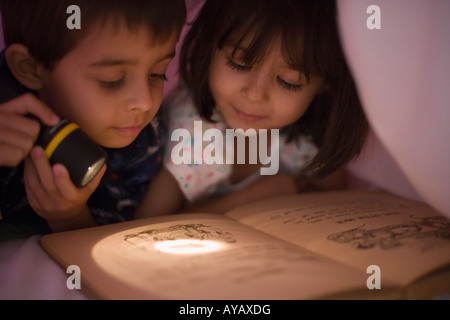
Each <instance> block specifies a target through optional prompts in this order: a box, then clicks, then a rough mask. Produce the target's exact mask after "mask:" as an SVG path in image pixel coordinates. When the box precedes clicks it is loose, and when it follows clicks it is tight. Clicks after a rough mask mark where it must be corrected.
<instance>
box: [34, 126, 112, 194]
mask: <svg viewBox="0 0 450 320" xmlns="http://www.w3.org/2000/svg"><path fill="white" fill-rule="evenodd" d="M36 144H37V145H39V146H41V147H42V148H43V149H44V150H45V155H46V156H47V158H48V159H49V161H50V163H51V164H52V165H54V164H56V163H60V164H63V165H64V166H65V167H66V168H67V170H68V171H69V174H70V178H71V179H72V181H73V183H74V184H75V185H76V186H77V187H78V188H81V187H84V186H86V185H87V184H88V183H89V182H91V180H92V179H93V178H94V177H95V176H96V175H97V173H98V172H99V171H100V169H101V168H102V167H103V164H104V163H105V161H106V152H105V151H104V150H103V149H102V148H101V147H100V146H99V145H97V144H96V143H95V142H94V141H92V140H91V139H90V138H89V137H88V136H87V135H86V134H85V133H84V132H83V131H82V130H81V129H80V127H79V126H78V125H77V124H75V123H72V122H69V121H68V120H62V121H60V122H59V123H58V124H56V125H55V126H53V127H47V126H42V129H41V132H40V134H39V137H38V140H37V143H36Z"/></svg>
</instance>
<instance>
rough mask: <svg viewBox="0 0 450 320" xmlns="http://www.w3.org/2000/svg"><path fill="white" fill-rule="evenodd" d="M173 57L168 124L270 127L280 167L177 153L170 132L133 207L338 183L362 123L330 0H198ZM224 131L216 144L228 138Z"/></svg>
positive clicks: (217, 202)
mask: <svg viewBox="0 0 450 320" xmlns="http://www.w3.org/2000/svg"><path fill="white" fill-rule="evenodd" d="M180 65H181V70H180V72H181V76H182V80H183V82H182V83H181V85H180V87H179V88H177V89H176V90H175V91H174V92H173V94H172V95H171V96H170V97H169V99H167V101H166V106H165V107H166V108H167V109H168V111H169V117H170V126H169V127H170V128H172V130H173V129H176V128H180V127H182V128H186V129H188V130H190V135H189V136H190V137H191V138H192V141H191V143H192V144H193V145H198V141H195V139H198V137H199V135H198V134H196V133H195V132H194V130H195V129H194V128H196V125H195V124H196V123H197V127H198V122H197V121H202V122H201V124H202V130H203V132H205V131H206V130H209V129H211V128H214V129H219V130H222V132H225V131H226V130H227V129H234V130H237V129H242V130H244V131H246V130H249V129H252V130H255V132H256V133H259V132H262V131H261V130H263V129H265V130H272V131H273V130H277V129H279V130H280V133H281V137H280V140H279V150H277V149H274V150H275V151H279V153H280V162H281V164H280V165H281V172H280V173H279V174H277V175H274V176H261V174H260V170H259V169H260V168H261V167H262V166H263V161H261V159H259V160H260V161H258V162H257V163H253V164H252V163H249V162H248V161H247V162H246V163H244V164H239V163H238V162H237V161H235V162H234V163H233V164H228V163H223V162H222V163H218V162H216V163H213V164H205V163H204V162H203V163H202V164H201V162H197V163H195V162H194V161H192V162H191V163H186V162H181V161H180V159H179V158H183V159H185V155H183V154H181V153H182V152H179V151H180V149H181V148H179V144H180V141H179V140H178V138H177V137H172V142H171V143H169V145H168V146H167V149H166V155H165V168H164V169H163V170H162V171H161V172H160V174H159V176H158V177H157V178H156V179H155V180H154V181H153V182H152V185H151V186H150V189H149V193H148V196H147V197H146V198H145V200H144V202H143V203H142V206H141V208H140V209H139V210H138V211H137V217H144V216H148V215H152V214H154V215H158V214H165V213H170V212H174V211H178V210H180V209H182V210H183V211H200V210H204V211H206V212H216V213H223V212H225V211H227V210H229V209H231V208H233V207H235V206H237V205H240V204H242V203H245V202H248V201H252V200H256V199H259V198H262V197H267V196H273V195H277V194H285V193H293V192H299V191H308V190H317V189H330V188H342V187H344V182H343V175H342V167H343V166H344V165H345V164H346V163H347V162H349V161H350V160H351V159H352V158H353V157H355V156H356V155H358V154H359V152H360V150H361V148H362V146H363V144H364V141H365V137H366V133H367V129H368V125H367V122H366V119H365V117H364V114H363V111H362V108H361V105H360V101H359V99H358V96H357V92H356V89H355V85H354V83H353V81H352V78H351V75H350V72H349V70H348V67H347V65H346V63H345V59H344V57H343V52H342V49H341V46H340V43H339V37H338V30H337V25H336V4H335V1H332V0H328V1H310V0H246V1H240V0H207V1H206V2H205V4H204V6H203V7H202V10H201V11H200V13H199V15H198V17H197V19H196V20H195V22H194V23H193V25H192V28H191V30H190V31H189V33H188V34H187V36H186V38H185V42H184V45H183V48H182V52H181V60H180ZM171 132H172V131H170V130H169V133H171ZM223 136H224V137H226V134H225V133H224V135H223ZM269 136H271V137H276V135H269ZM259 138H261V135H260V136H259ZM272 139H273V138H272ZM228 140H229V139H228ZM228 140H226V141H224V143H223V146H226V145H229V144H230V143H231V144H233V141H228ZM263 141H265V140H263ZM274 142H276V141H270V139H268V140H267V143H266V145H264V144H263V145H261V144H260V148H261V147H265V146H267V147H269V146H270V144H271V143H272V146H273V143H274ZM215 143H218V141H215ZM203 145H204V144H203ZM219 145H222V144H221V143H219ZM188 147H191V146H188ZM246 147H247V149H246V152H247V153H246V155H245V156H246V157H247V160H248V159H249V158H250V157H251V155H249V153H248V152H250V153H251V152H252V150H250V149H249V145H247V146H246ZM175 148H176V149H177V152H178V153H180V155H179V157H178V158H177V152H173V151H174V150H175ZM194 149H195V146H194ZM205 149H206V148H204V149H203V150H202V151H203V153H202V155H203V156H204V155H205V151H206V150H205ZM224 149H225V147H224ZM269 149H270V148H269ZM183 150H184V151H185V150H186V149H183ZM274 150H272V152H273V151H274ZM253 151H254V150H253ZM238 153H239V150H237V149H236V150H235V153H234V157H235V160H237V159H238V157H239V154H238ZM241 156H242V155H241ZM180 162H181V163H180ZM156 190H158V191H159V192H161V193H164V194H165V196H164V197H160V196H158V192H156ZM164 190H166V191H164ZM232 191H234V192H232Z"/></svg>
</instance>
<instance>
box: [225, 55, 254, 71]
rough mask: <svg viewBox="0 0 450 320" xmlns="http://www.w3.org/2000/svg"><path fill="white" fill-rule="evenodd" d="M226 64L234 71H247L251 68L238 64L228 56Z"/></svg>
mask: <svg viewBox="0 0 450 320" xmlns="http://www.w3.org/2000/svg"><path fill="white" fill-rule="evenodd" d="M227 66H229V67H230V68H231V69H232V70H236V71H249V70H251V69H252V67H249V66H245V65H242V64H238V63H236V62H234V61H233V60H231V59H229V58H228V59H227Z"/></svg>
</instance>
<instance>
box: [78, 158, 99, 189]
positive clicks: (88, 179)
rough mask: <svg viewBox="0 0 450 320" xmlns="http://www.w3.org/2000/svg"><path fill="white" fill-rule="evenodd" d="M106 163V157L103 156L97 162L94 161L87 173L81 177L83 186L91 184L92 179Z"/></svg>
mask: <svg viewBox="0 0 450 320" xmlns="http://www.w3.org/2000/svg"><path fill="white" fill-rule="evenodd" d="M104 163H105V158H101V159H99V160H97V161H96V162H94V163H93V164H92V165H91V166H90V167H89V168H87V170H86V174H85V175H84V177H83V178H82V179H81V186H82V187H84V186H86V185H87V184H89V182H91V181H92V179H94V177H95V176H96V175H97V173H98V172H99V171H100V169H101V168H102V166H103V164H104Z"/></svg>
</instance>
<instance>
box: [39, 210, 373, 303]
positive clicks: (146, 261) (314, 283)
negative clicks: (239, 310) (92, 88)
mask: <svg viewBox="0 0 450 320" xmlns="http://www.w3.org/2000/svg"><path fill="white" fill-rule="evenodd" d="M165 219H166V220H165ZM136 222H137V221H133V223H132V224H129V223H123V224H119V225H109V226H104V227H98V228H91V229H86V230H79V231H74V232H66V233H62V234H53V235H49V236H45V237H43V239H42V245H43V247H44V248H45V249H46V250H47V251H48V252H49V253H50V254H51V255H52V256H53V257H55V259H57V260H58V261H60V262H61V264H62V265H63V266H67V265H78V266H79V267H80V269H81V274H82V281H83V285H85V286H87V287H88V288H89V290H90V291H91V292H92V293H93V296H94V297H101V298H106V299H202V300H208V299H314V298H317V297H321V296H328V295H333V294H337V293H339V292H341V291H343V292H349V291H352V290H354V289H360V290H361V288H362V290H363V291H365V293H366V294H369V292H368V291H370V290H368V289H367V287H366V279H367V274H365V272H359V271H358V270H354V269H352V268H349V267H346V266H343V265H341V264H338V263H336V262H334V261H332V260H328V259H327V258H325V257H322V256H320V255H317V254H315V253H312V252H310V251H308V250H305V249H302V248H298V247H296V246H294V245H292V244H290V243H288V242H285V241H282V240H279V239H277V238H273V237H271V236H268V235H267V234H265V233H263V232H258V231H254V230H253V229H251V228H249V227H247V226H244V225H242V224H239V223H237V222H236V221H234V220H231V219H228V218H226V217H224V216H216V215H207V214H204V215H192V214H187V215H177V216H168V217H166V218H157V219H146V220H141V221H139V222H140V223H141V224H142V225H141V226H138V225H137V224H136ZM119 227H120V229H118V228H119Z"/></svg>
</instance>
